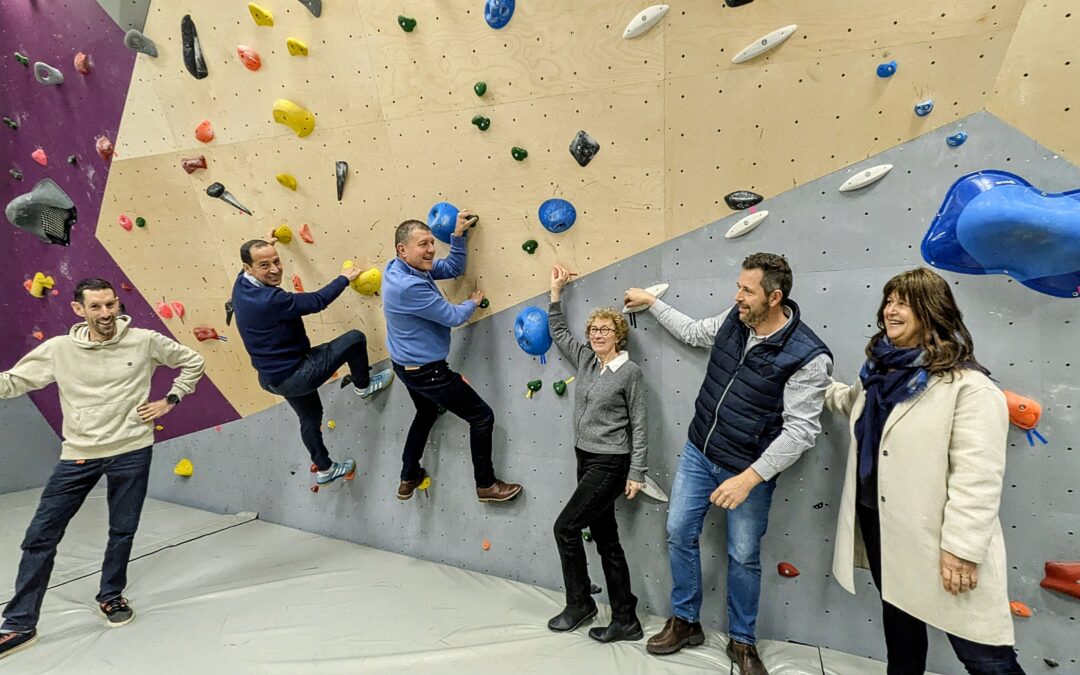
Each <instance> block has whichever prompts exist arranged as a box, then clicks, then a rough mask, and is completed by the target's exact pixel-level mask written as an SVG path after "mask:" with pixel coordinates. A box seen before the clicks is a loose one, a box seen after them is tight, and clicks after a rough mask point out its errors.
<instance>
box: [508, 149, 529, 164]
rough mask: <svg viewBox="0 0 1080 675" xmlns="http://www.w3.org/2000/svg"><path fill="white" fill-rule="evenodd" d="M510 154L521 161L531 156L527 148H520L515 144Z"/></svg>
mask: <svg viewBox="0 0 1080 675" xmlns="http://www.w3.org/2000/svg"><path fill="white" fill-rule="evenodd" d="M510 155H511V156H512V157H513V158H514V159H516V160H517V161H519V162H520V161H523V160H524V159H525V158H526V157H528V156H529V151H528V150H526V149H525V148H519V147H517V146H516V145H515V146H514V147H512V148H510Z"/></svg>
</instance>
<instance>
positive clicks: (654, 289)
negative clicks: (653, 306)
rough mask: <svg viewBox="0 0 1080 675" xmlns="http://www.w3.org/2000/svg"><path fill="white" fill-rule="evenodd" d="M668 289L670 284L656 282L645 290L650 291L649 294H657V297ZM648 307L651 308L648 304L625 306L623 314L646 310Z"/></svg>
mask: <svg viewBox="0 0 1080 675" xmlns="http://www.w3.org/2000/svg"><path fill="white" fill-rule="evenodd" d="M667 289H668V284H656V285H655V286H649V287H648V288H646V289H645V292H646V293H648V294H649V295H653V296H656V297H658V298H659V297H660V296H662V295H663V294H664V293H665V292H667ZM648 308H649V306H648V305H631V306H630V307H626V306H624V307H623V308H622V313H623V314H634V313H636V312H640V311H642V310H646V309H648Z"/></svg>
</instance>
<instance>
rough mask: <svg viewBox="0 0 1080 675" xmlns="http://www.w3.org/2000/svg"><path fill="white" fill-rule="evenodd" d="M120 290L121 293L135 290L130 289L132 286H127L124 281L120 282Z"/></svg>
mask: <svg viewBox="0 0 1080 675" xmlns="http://www.w3.org/2000/svg"><path fill="white" fill-rule="evenodd" d="M120 290H122V291H133V290H135V289H134V288H133V287H132V285H131V284H129V283H128V282H126V281H121V282H120Z"/></svg>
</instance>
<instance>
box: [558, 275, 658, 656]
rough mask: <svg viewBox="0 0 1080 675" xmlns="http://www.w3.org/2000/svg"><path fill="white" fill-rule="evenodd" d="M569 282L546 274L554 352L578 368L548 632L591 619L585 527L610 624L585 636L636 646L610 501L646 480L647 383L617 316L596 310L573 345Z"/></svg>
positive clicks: (633, 605)
mask: <svg viewBox="0 0 1080 675" xmlns="http://www.w3.org/2000/svg"><path fill="white" fill-rule="evenodd" d="M571 276H573V275H572V274H571V273H570V272H568V271H567V270H566V269H565V268H563V267H561V266H559V265H555V266H554V267H553V268H552V270H551V307H550V308H549V310H548V327H549V328H550V330H551V337H552V339H553V340H554V342H555V344H556V345H557V346H558V348H559V351H561V352H562V353H563V355H564V356H565V357H566V358H567V359H568V360H569V361H570V362H571V363H573V364H574V366H575V367H576V368H577V375H576V379H575V381H574V452H575V453H576V454H577V478H578V485H577V489H576V490H575V491H574V494H573V495H572V496H571V497H570V501H568V502H567V503H566V506H565V507H563V510H562V513H560V514H559V517H558V519H556V521H555V543H556V544H557V545H558V547H559V558H560V559H561V561H562V569H563V582H564V584H565V586H566V608H565V609H563V611H562V613H560V614H559V615H558V616H556V617H555V618H553V619H551V620H550V621H548V628H550V629H551V630H553V631H571V630H574V629H575V628H577V627H578V626H581V625H582V624H583V623H585V622H586V621H588V620H589V619H592V618H593V617H594V616H596V602H595V601H594V600H593V598H592V595H591V594H590V592H589V589H590V587H591V583H590V581H589V571H588V566H587V560H586V558H585V546H584V545H583V544H582V540H581V531H582V529H584V528H586V527H587V528H589V529H590V530H591V531H592V537H593V541H594V542H595V543H596V552H597V553H599V554H600V560H601V562H602V564H603V567H604V579H605V580H606V581H607V588H608V599H609V600H610V601H611V624H610V625H608V626H605V627H603V628H599V627H598V628H593V629H591V630H589V637H591V638H593V639H594V640H599V641H600V642H614V641H616V640H640V639H641V638H642V631H641V623H640V622H639V621H638V618H637V612H636V609H637V598H636V597H634V594H633V593H632V592H631V591H630V569H629V567H627V564H626V555H625V554H624V553H623V549H622V545H621V544H620V543H619V529H618V525H617V524H616V522H615V500H616V499H618V498H619V495H622V494H625V495H626V498H627V499H633V498H634V496H635V495H636V494H637V493H638V490H640V489H641V487H642V484H643V481H644V480H645V471H646V469H647V467H646V466H645V455H646V449H647V442H648V433H647V432H646V429H645V381H644V377H643V376H642V374H641V369H640V368H638V366H637V364H635V363H633V362H632V361H630V355H629V354H628V353H627V352H626V351H624V348H625V347H626V336H627V332H628V327H627V324H626V319H624V318H623V316H622V314H620V313H619V312H618V311H616V310H614V309H610V308H600V309H595V310H593V311H592V313H591V314H589V319H588V321H587V322H586V324H585V332H586V335H587V336H588V341H589V343H588V345H583V344H581V343H580V342H578V341H577V340H576V339H574V336H573V335H572V334H571V332H570V328H569V327H568V326H567V325H566V319H565V318H564V316H563V312H562V303H561V302H560V300H559V298H560V295H561V294H562V289H563V287H564V286H565V285H566V283H567V282H568V281H569V280H570V277H571Z"/></svg>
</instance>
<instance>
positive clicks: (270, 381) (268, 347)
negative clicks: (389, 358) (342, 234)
mask: <svg viewBox="0 0 1080 675" xmlns="http://www.w3.org/2000/svg"><path fill="white" fill-rule="evenodd" d="M240 260H241V261H242V262H243V263H244V270H243V271H242V272H241V273H240V274H238V275H237V277H236V283H234V284H233V292H232V306H233V310H234V311H235V312H236V328H237V330H239V331H240V338H241V339H242V340H243V341H244V347H245V348H246V349H247V352H248V355H249V356H250V357H251V365H253V366H254V367H255V370H257V371H258V372H259V385H260V386H262V388H263V389H265V390H266V391H268V392H270V393H271V394H277V395H278V396H283V397H285V401H286V402H287V403H288V404H289V405H290V406H292V409H293V410H294V411H296V416H297V417H299V418H300V438H301V440H303V442H304V446H305V447H306V448H307V449H308V452H309V453H310V454H311V461H312V462H313V463H314V464H315V466H316V468H317V469H318V474H317V475H316V482H317V483H318V484H320V485H325V484H327V483H330V482H333V481H335V480H337V479H338V478H340V477H342V476H346V475H348V474H350V473H352V472H353V471H354V470H355V469H356V461H355V460H353V459H352V458H349V459H346V460H345V461H344V462H334V461H331V460H330V453H329V452H328V451H327V449H326V444H325V443H323V436H322V428H321V427H322V416H323V407H322V399H320V398H319V386H320V385H321V384H323V383H324V382H326V380H328V379H329V378H330V377H331V376H332V375H333V374H334V371H336V370H337V369H338V368H340V367H341V366H342V364H345V363H348V364H349V371H350V372H351V373H352V375H351V378H342V382H341V386H343V387H344V386H345V385H347V384H348V383H349V382H350V381H351V382H352V384H353V387H354V388H355V391H356V393H357V394H358V395H359V396H360V397H361V398H367V397H369V396H371V395H372V394H374V393H375V392H377V391H379V390H380V389H383V388H385V387H386V386H387V385H388V384H390V381H391V380H392V379H393V378H394V373H393V372H392V371H391V370H390V369H389V368H387V369H385V370H382V371H379V372H378V373H375V374H374V375H371V374H370V373H369V372H368V371H369V370H370V368H369V367H368V355H367V338H365V337H364V334H363V333H361V332H360V331H358V330H350V331H348V332H346V333H345V334H344V335H342V336H341V337H339V338H337V339H335V340H332V341H330V342H328V343H326V344H323V345H319V346H317V347H312V346H311V341H310V340H308V336H307V330H306V329H305V328H304V319H303V317H304V316H305V315H307V314H316V313H318V312H321V311H323V310H324V309H326V308H327V307H328V306H329V305H330V303H331V302H333V301H334V300H336V299H337V298H338V296H339V295H341V293H342V291H344V290H345V289H346V288H347V287H348V286H349V282H351V281H352V280H353V279H355V278H356V277H358V276H359V275H360V269H359V268H357V267H353V268H350V269H346V270H342V272H341V275H340V276H338V277H337V278H335V279H334V280H333V281H331V282H330V283H328V284H327V285H325V286H323V287H322V288H320V289H319V290H317V291H315V292H314V293H287V292H285V291H283V290H282V289H281V279H282V277H283V275H284V269H283V267H282V264H281V258H279V257H278V254H277V250H276V249H275V248H274V245H273V244H272V243H271V242H268V241H265V240H262V239H252V240H251V241H248V242H245V243H244V245H243V246H241V247H240Z"/></svg>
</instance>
